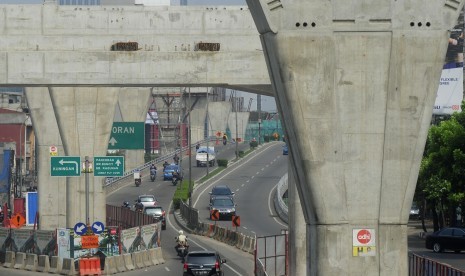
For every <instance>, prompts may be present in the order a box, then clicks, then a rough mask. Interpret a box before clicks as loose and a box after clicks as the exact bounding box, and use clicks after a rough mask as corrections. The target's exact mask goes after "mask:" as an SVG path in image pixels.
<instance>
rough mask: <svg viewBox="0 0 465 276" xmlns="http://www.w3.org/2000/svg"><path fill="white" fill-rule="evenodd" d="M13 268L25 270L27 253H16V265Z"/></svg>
mask: <svg viewBox="0 0 465 276" xmlns="http://www.w3.org/2000/svg"><path fill="white" fill-rule="evenodd" d="M13 267H14V268H15V269H24V267H26V253H24V252H16V256H15V265H14V266H13Z"/></svg>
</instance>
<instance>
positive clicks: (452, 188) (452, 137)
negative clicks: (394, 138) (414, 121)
mask: <svg viewBox="0 0 465 276" xmlns="http://www.w3.org/2000/svg"><path fill="white" fill-rule="evenodd" d="M462 108H464V103H463V102H462ZM462 110H465V109H462ZM464 191H465V114H464V112H462V113H455V114H453V115H452V116H451V118H450V119H449V120H446V121H442V122H441V123H440V124H439V125H437V126H433V127H431V129H430V130H429V133H428V138H427V141H426V146H425V151H424V155H423V160H422V162H421V165H420V173H419V176H418V185H417V190H416V196H417V197H420V199H421V198H423V199H426V202H427V204H428V207H429V208H432V209H439V210H442V209H443V208H442V206H445V207H446V208H447V209H448V212H447V213H448V214H453V210H454V209H455V208H456V207H457V205H459V204H462V205H464V204H465V202H464V200H465V195H464Z"/></svg>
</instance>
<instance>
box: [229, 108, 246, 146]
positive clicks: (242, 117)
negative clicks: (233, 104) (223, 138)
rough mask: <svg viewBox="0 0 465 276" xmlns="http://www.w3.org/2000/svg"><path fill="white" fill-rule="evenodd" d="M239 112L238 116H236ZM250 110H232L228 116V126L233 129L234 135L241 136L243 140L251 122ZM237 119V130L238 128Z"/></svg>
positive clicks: (232, 133)
mask: <svg viewBox="0 0 465 276" xmlns="http://www.w3.org/2000/svg"><path fill="white" fill-rule="evenodd" d="M236 114H237V117H236ZM249 116H250V112H237V113H236V112H230V113H229V118H228V128H229V130H231V135H232V137H233V138H234V137H238V138H241V139H242V141H244V139H245V132H246V130H247V124H248V122H249ZM236 120H237V130H236ZM236 132H237V133H236Z"/></svg>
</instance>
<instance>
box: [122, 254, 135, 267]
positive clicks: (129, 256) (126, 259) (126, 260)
mask: <svg viewBox="0 0 465 276" xmlns="http://www.w3.org/2000/svg"><path fill="white" fill-rule="evenodd" d="M123 260H124V265H125V266H126V270H134V269H136V267H135V266H134V263H133V261H132V254H131V253H126V254H123Z"/></svg>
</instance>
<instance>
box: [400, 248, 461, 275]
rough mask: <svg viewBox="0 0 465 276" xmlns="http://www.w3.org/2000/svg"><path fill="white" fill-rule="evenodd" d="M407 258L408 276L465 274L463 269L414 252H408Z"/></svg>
mask: <svg viewBox="0 0 465 276" xmlns="http://www.w3.org/2000/svg"><path fill="white" fill-rule="evenodd" d="M408 259H409V262H408V263H409V269H408V275H409V276H437V275H440V276H465V271H461V270H459V269H456V268H453V267H451V266H449V265H447V264H443V263H440V262H437V261H435V260H432V259H428V258H425V257H422V256H419V255H417V254H414V253H409V254H408Z"/></svg>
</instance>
